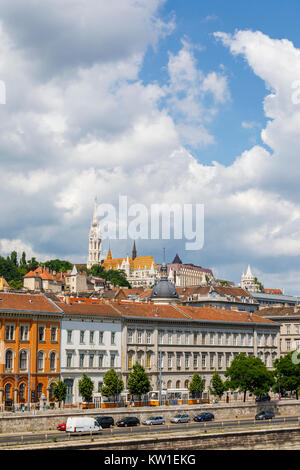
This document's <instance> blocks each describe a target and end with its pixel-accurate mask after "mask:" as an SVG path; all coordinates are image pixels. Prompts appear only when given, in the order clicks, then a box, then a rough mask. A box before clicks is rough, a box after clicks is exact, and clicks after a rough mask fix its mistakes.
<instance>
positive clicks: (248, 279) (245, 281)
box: [241, 265, 260, 292]
mask: <svg viewBox="0 0 300 470" xmlns="http://www.w3.org/2000/svg"><path fill="white" fill-rule="evenodd" d="M241 288H242V289H247V291H248V292H260V288H259V286H258V285H257V284H256V283H255V278H254V276H253V274H252V272H251V268H250V265H249V266H248V269H247V272H246V274H244V273H243V274H242V278H241Z"/></svg>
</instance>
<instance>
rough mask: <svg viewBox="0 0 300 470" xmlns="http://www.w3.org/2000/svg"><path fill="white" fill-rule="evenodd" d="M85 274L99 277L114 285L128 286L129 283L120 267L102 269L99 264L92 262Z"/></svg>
mask: <svg viewBox="0 0 300 470" xmlns="http://www.w3.org/2000/svg"><path fill="white" fill-rule="evenodd" d="M87 274H88V275H91V276H95V277H101V278H102V279H106V280H107V281H110V282H111V283H112V284H113V285H114V286H120V287H129V288H131V285H130V283H129V282H128V281H127V279H126V274H125V272H124V270H122V269H108V270H106V269H104V268H103V266H101V265H99V264H94V265H93V266H92V267H91V269H88V270H87Z"/></svg>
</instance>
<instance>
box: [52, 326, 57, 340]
mask: <svg viewBox="0 0 300 470" xmlns="http://www.w3.org/2000/svg"><path fill="white" fill-rule="evenodd" d="M56 341H57V328H56V326H52V327H51V343H55V342H56Z"/></svg>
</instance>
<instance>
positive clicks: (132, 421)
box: [116, 416, 140, 427]
mask: <svg viewBox="0 0 300 470" xmlns="http://www.w3.org/2000/svg"><path fill="white" fill-rule="evenodd" d="M116 424H117V426H124V427H127V426H138V425H139V424H140V420H139V419H138V418H135V417H133V416H130V417H127V418H122V419H120V420H119V421H117V423H116Z"/></svg>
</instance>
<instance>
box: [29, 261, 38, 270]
mask: <svg viewBox="0 0 300 470" xmlns="http://www.w3.org/2000/svg"><path fill="white" fill-rule="evenodd" d="M38 267H39V262H38V261H37V260H36V259H35V258H31V259H30V260H29V261H27V268H28V270H29V271H34V270H35V269H36V268H38Z"/></svg>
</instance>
